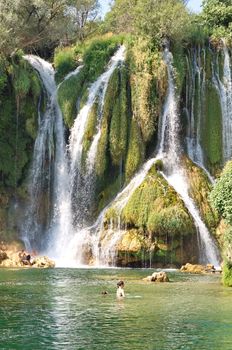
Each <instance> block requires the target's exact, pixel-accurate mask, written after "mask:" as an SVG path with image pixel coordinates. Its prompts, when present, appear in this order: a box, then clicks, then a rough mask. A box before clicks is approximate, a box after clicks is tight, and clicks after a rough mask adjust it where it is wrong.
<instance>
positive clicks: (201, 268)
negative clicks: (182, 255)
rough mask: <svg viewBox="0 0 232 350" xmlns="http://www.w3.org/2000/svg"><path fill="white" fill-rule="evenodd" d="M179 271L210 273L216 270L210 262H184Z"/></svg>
mask: <svg viewBox="0 0 232 350" xmlns="http://www.w3.org/2000/svg"><path fill="white" fill-rule="evenodd" d="M180 271H181V272H189V273H210V272H216V269H215V267H214V266H213V265H212V264H207V265H200V264H196V265H193V264H189V263H188V264H186V265H183V266H182V267H181V269H180Z"/></svg>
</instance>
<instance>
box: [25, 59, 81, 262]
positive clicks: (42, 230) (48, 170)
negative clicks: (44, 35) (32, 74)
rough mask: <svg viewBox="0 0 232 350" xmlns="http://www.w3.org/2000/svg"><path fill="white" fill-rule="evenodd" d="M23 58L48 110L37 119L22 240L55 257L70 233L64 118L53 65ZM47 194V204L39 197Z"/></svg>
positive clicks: (28, 247)
mask: <svg viewBox="0 0 232 350" xmlns="http://www.w3.org/2000/svg"><path fill="white" fill-rule="evenodd" d="M25 59H27V60H28V61H29V63H30V64H31V65H32V66H33V67H34V68H35V69H36V70H37V71H38V73H39V75H40V77H41V79H42V82H43V84H44V87H45V89H46V94H47V107H46V111H45V113H44V114H43V115H42V116H40V118H39V130H38V135H37V138H36V141H35V146H34V156H33V163H32V170H31V180H30V184H29V193H30V204H29V206H28V211H27V218H26V221H25V223H24V227H23V230H22V232H23V233H22V238H23V240H24V242H25V244H26V248H27V249H31V247H33V248H36V249H38V250H39V251H41V250H45V249H49V248H48V247H50V249H51V250H52V251H53V255H54V256H56V255H57V254H58V248H59V247H57V244H56V242H59V244H63V242H64V241H66V240H67V239H68V237H70V236H69V235H70V234H71V202H70V198H71V197H70V195H69V194H70V184H69V176H68V167H67V159H66V145H65V141H64V127H63V119H62V114H61V111H60V108H59V105H58V103H57V88H56V83H55V72H54V69H53V67H52V65H51V64H49V63H48V62H46V61H44V60H43V59H41V58H39V57H36V56H33V55H27V56H25ZM80 69H81V67H78V68H77V69H76V70H75V72H73V73H72V74H77V73H78V72H79V70H80ZM69 76H70V74H69ZM66 79H67V78H66ZM46 192H47V205H46V203H45V201H44V198H42V197H41V196H42V195H43V193H46ZM41 210H44V211H47V213H46V212H44V216H45V217H46V221H45V222H43V223H40V221H41ZM42 237H43V239H42Z"/></svg>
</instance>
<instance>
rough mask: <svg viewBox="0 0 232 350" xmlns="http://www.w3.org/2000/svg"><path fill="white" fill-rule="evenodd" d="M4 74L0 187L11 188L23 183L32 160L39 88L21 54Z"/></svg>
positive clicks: (31, 70)
mask: <svg viewBox="0 0 232 350" xmlns="http://www.w3.org/2000/svg"><path fill="white" fill-rule="evenodd" d="M7 74H8V79H7V84H6V85H5V87H4V89H3V90H2V92H1V96H0V97H1V99H0V101H1V102H0V103H1V108H0V148H1V150H0V157H1V164H0V174H1V181H0V183H1V184H2V185H3V186H7V187H14V188H15V187H16V186H18V185H19V184H20V183H21V182H22V181H23V180H24V173H25V170H26V169H27V167H28V165H29V161H30V159H31V156H32V151H33V138H35V137H36V133H37V116H38V105H39V98H40V94H41V91H42V88H41V83H40V80H39V77H38V74H37V73H36V72H35V71H34V70H33V69H32V67H31V66H30V65H29V64H28V62H26V61H25V60H24V59H23V58H22V55H21V54H20V55H16V56H13V57H12V58H11V59H9V61H8V63H7Z"/></svg>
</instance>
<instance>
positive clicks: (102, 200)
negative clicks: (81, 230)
mask: <svg viewBox="0 0 232 350" xmlns="http://www.w3.org/2000/svg"><path fill="white" fill-rule="evenodd" d="M120 187H121V179H120V176H118V177H117V178H116V179H115V180H114V181H113V182H111V183H108V184H106V183H104V189H103V190H102V191H101V192H100V193H99V194H98V196H97V201H98V208H97V214H98V213H100V212H101V210H102V209H103V208H105V206H106V205H107V204H108V203H109V202H110V201H111V200H112V198H113V197H114V196H115V195H116V194H117V192H118V191H119V189H120ZM111 214H112V218H113V217H114V210H113V209H112V211H111ZM115 217H116V216H115ZM110 218H111V216H109V220H110Z"/></svg>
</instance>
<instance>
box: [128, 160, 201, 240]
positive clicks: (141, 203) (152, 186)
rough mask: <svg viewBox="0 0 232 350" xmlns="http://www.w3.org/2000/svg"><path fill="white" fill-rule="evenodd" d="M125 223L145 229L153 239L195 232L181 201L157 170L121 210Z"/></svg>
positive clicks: (149, 174)
mask: <svg viewBox="0 0 232 350" xmlns="http://www.w3.org/2000/svg"><path fill="white" fill-rule="evenodd" d="M122 220H123V221H124V222H125V224H127V225H129V226H133V227H134V226H135V227H138V228H143V229H144V230H145V231H147V232H149V233H150V234H152V236H157V235H158V236H159V235H166V234H168V235H169V236H171V235H173V236H174V235H180V234H190V233H193V232H195V228H194V224H193V221H192V219H191V218H190V217H189V214H188V212H187V211H186V209H185V207H184V205H183V203H182V201H181V200H180V199H179V197H178V196H177V194H176V193H175V192H174V190H173V189H172V188H171V187H169V185H168V184H167V182H166V181H165V180H164V178H163V177H162V176H161V175H159V174H158V173H157V171H156V170H155V167H153V168H152V169H151V171H150V172H149V173H148V175H147V177H146V179H145V181H144V182H143V183H142V184H141V185H140V186H139V188H137V189H136V191H135V192H134V193H133V194H132V196H131V198H130V199H129V201H128V203H127V205H126V207H125V208H124V209H123V211H122Z"/></svg>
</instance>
